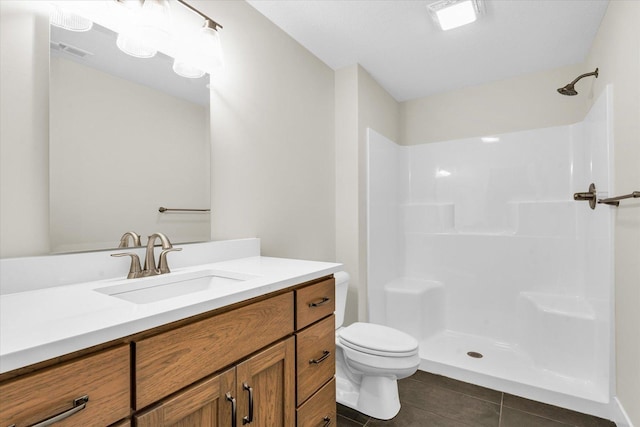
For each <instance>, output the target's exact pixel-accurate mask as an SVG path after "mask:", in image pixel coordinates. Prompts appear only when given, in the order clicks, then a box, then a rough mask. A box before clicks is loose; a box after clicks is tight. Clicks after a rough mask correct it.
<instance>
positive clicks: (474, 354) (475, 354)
mask: <svg viewBox="0 0 640 427" xmlns="http://www.w3.org/2000/svg"><path fill="white" fill-rule="evenodd" d="M467 356H469V357H473V358H475V359H482V353H478V352H477V351H469V352H467Z"/></svg>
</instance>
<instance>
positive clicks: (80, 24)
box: [49, 4, 93, 31]
mask: <svg viewBox="0 0 640 427" xmlns="http://www.w3.org/2000/svg"><path fill="white" fill-rule="evenodd" d="M52 6H53V10H52V11H51V15H49V20H50V23H51V25H54V26H56V27H59V28H62V29H65V30H69V31H89V30H90V29H91V27H93V22H92V21H91V20H90V19H87V18H85V17H83V16H80V15H78V14H75V13H73V12H71V11H68V10H66V9H63V8H62V7H60V6H59V5H56V4H54V5H52Z"/></svg>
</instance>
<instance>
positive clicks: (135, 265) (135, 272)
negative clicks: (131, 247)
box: [111, 252, 142, 279]
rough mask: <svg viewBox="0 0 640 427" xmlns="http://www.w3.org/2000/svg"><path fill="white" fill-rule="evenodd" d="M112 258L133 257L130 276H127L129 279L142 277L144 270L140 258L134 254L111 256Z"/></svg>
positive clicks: (125, 253) (126, 253)
mask: <svg viewBox="0 0 640 427" xmlns="http://www.w3.org/2000/svg"><path fill="white" fill-rule="evenodd" d="M111 256H115V257H121V256H130V257H131V266H130V267H129V274H128V275H127V279H136V278H138V277H141V276H142V268H141V267H140V258H139V257H138V255H136V254H134V253H132V252H123V253H120V254H111Z"/></svg>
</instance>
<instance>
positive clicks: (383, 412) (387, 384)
mask: <svg viewBox="0 0 640 427" xmlns="http://www.w3.org/2000/svg"><path fill="white" fill-rule="evenodd" d="M336 401H337V402H338V403H340V404H341V405H344V406H347V407H349V408H351V409H355V410H356V411H358V412H361V413H363V414H365V415H368V416H370V417H374V418H377V419H380V420H390V419H391V418H393V417H395V416H396V415H398V412H399V411H400V398H399V396H398V381H397V380H395V379H393V378H389V377H376V376H363V377H362V382H361V383H360V384H355V383H353V382H352V381H350V380H349V379H348V378H345V377H342V376H341V375H339V373H338V372H336Z"/></svg>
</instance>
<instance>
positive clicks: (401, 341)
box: [338, 322, 418, 357]
mask: <svg viewBox="0 0 640 427" xmlns="http://www.w3.org/2000/svg"><path fill="white" fill-rule="evenodd" d="M338 336H339V338H340V342H341V343H342V344H344V345H345V346H347V347H350V348H352V349H354V350H357V351H362V352H364V353H369V354H375V355H388V356H392V357H393V356H395V357H401V356H410V355H413V354H415V353H416V352H417V351H418V341H416V339H415V338H413V337H412V336H411V335H408V334H405V333H404V332H401V331H398V330H397V329H393V328H390V327H388V326H383V325H375V324H373V323H360V322H358V323H354V324H352V325H350V326H347V327H346V328H344V329H341V330H340V331H339V334H338Z"/></svg>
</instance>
